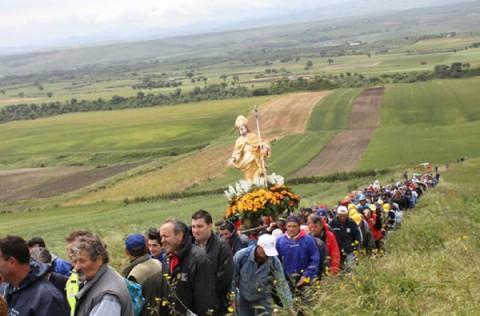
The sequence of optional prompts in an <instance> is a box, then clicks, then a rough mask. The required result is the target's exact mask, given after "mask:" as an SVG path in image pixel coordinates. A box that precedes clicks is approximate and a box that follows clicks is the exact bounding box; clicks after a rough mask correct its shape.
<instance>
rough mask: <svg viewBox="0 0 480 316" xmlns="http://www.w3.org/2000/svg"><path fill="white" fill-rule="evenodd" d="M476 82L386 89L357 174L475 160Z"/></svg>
mask: <svg viewBox="0 0 480 316" xmlns="http://www.w3.org/2000/svg"><path fill="white" fill-rule="evenodd" d="M479 84H480V78H472V79H462V80H437V81H431V82H425V83H417V84H401V85H389V86H388V87H387V89H386V92H385V96H384V99H383V101H382V108H381V127H380V128H378V129H377V130H376V131H375V134H374V135H373V137H372V139H371V141H370V144H369V146H368V148H367V151H366V152H365V153H364V156H363V157H362V159H361V161H360V164H359V167H358V168H360V169H371V168H384V167H388V166H392V165H398V164H406V163H412V164H415V163H422V162H431V163H435V164H442V163H445V162H448V161H456V160H457V159H458V158H460V157H463V156H467V157H480V137H478V135H480V108H479V107H478V106H477V104H478V100H479V99H480V91H479V90H478V86H479Z"/></svg>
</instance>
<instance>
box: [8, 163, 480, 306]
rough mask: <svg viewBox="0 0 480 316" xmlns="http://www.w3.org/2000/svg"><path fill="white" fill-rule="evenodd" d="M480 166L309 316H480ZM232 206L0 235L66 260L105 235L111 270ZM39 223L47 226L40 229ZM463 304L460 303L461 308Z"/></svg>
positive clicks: (330, 188) (324, 197) (173, 208)
mask: <svg viewBox="0 0 480 316" xmlns="http://www.w3.org/2000/svg"><path fill="white" fill-rule="evenodd" d="M402 171H403V169H401V170H398V171H392V172H391V173H389V174H387V175H385V176H384V177H382V178H380V179H379V180H380V182H381V183H391V181H394V180H395V179H400V178H401V173H402ZM479 171H480V161H479V160H469V161H467V162H466V163H463V164H452V165H451V167H450V169H449V170H448V171H446V172H444V173H442V176H441V183H440V185H439V186H438V187H437V188H435V189H433V190H430V191H429V192H428V193H427V195H425V196H424V197H422V200H421V202H420V204H419V205H418V207H417V208H416V209H415V210H414V211H412V212H410V213H408V214H407V215H406V216H405V220H404V223H403V226H402V228H401V229H400V230H398V231H395V232H394V233H392V234H390V235H389V237H388V241H387V249H388V253H387V254H386V255H385V256H383V257H381V258H379V259H377V260H367V259H365V258H363V259H361V261H360V265H359V266H358V267H357V268H356V270H355V273H354V274H353V275H349V276H346V277H344V278H326V279H324V280H323V281H322V283H321V284H320V286H319V290H318V293H316V294H315V302H316V303H315V302H314V303H312V305H311V309H310V312H309V313H308V314H309V315H319V314H329V315H345V314H348V315H391V314H401V315H411V314H419V315H420V314H421V315H436V314H451V315H475V314H477V313H478V312H480V309H479V307H478V304H477V302H478V299H480V296H479V293H480V290H479V284H480V277H479V275H480V273H479V272H480V271H479V268H478V261H479V260H480V243H479V240H478V238H477V235H478V230H479V229H480V210H479V209H478V204H479V202H480V201H479V198H478V196H477V194H476V193H477V192H478V191H479V190H480V187H479V184H478V179H477V177H478V173H479ZM372 181H373V179H369V178H365V179H355V180H350V181H347V182H335V183H320V184H315V185H296V186H294V187H293V189H294V190H295V192H296V193H298V194H299V195H300V196H301V197H302V202H301V204H302V206H310V205H311V204H313V203H326V204H328V205H333V204H334V203H335V201H337V200H340V199H342V198H343V196H344V195H345V194H346V192H348V190H349V189H348V187H351V186H353V185H357V186H359V187H361V186H363V185H365V184H367V183H370V182H372ZM225 206H226V198H225V197H224V196H222V195H210V196H205V197H194V198H185V199H178V200H175V201H158V202H153V203H140V204H133V205H129V206H123V204H122V203H121V202H119V203H96V204H91V205H82V206H74V207H65V208H51V209H45V210H42V211H32V212H24V213H14V214H1V215H0V217H1V221H0V230H1V231H2V233H4V234H17V235H22V236H24V237H25V238H30V237H32V236H37V235H39V236H43V237H44V238H45V239H46V241H47V244H48V246H49V248H51V249H52V251H54V252H56V253H58V254H60V255H62V256H65V253H64V251H65V250H64V249H65V245H64V241H63V238H64V236H66V235H67V234H68V233H69V232H70V231H72V230H74V229H89V230H93V231H95V232H97V233H99V234H100V235H101V236H102V237H103V238H104V240H105V241H106V243H107V245H108V249H109V251H110V253H111V263H112V265H113V266H114V267H115V268H117V269H120V268H121V267H124V266H126V265H127V264H128V262H127V259H126V257H125V255H124V251H123V247H124V245H123V240H124V238H125V237H126V236H127V235H128V234H130V233H133V232H140V233H141V232H143V231H144V230H145V229H146V228H147V227H149V226H154V227H158V226H159V225H160V224H161V222H162V221H163V220H164V219H165V218H167V217H171V216H176V217H179V218H182V219H184V220H185V221H187V222H189V221H190V219H189V217H190V215H191V213H192V212H194V211H195V210H197V209H199V208H205V209H207V210H209V211H210V212H211V213H212V214H213V215H214V218H215V219H216V218H219V217H221V216H222V214H223V212H224V209H225ZM39 223H41V224H39ZM458 302H461V304H459V303H458Z"/></svg>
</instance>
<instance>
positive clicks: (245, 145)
mask: <svg viewBox="0 0 480 316" xmlns="http://www.w3.org/2000/svg"><path fill="white" fill-rule="evenodd" d="M247 124H248V119H247V118H246V117H244V116H242V115H240V116H238V117H237V119H236V121H235V127H236V128H238V131H239V133H240V136H239V137H238V139H237V141H236V142H235V148H234V150H233V153H232V157H231V158H230V159H228V160H227V165H228V166H234V167H236V168H238V169H240V170H241V171H242V172H243V174H244V177H245V180H251V181H253V180H254V179H255V177H263V178H265V177H266V176H267V164H266V160H267V158H269V157H270V146H269V145H268V143H267V142H264V141H260V138H259V135H256V134H254V133H250V131H249V130H248V127H247Z"/></svg>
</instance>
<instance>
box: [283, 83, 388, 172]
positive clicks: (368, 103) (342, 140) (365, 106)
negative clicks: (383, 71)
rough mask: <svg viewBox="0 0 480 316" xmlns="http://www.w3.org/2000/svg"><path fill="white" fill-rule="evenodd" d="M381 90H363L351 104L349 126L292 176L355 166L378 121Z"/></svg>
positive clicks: (335, 170)
mask: <svg viewBox="0 0 480 316" xmlns="http://www.w3.org/2000/svg"><path fill="white" fill-rule="evenodd" d="M383 92H384V88H383V87H376V88H371V89H367V90H365V91H364V92H363V93H362V94H361V95H360V96H359V97H358V98H357V99H356V100H355V103H354V105H353V107H352V112H351V114H350V123H349V130H347V131H342V132H339V133H338V134H337V135H335V137H334V138H333V139H332V140H331V141H330V143H329V144H328V145H327V146H325V148H324V149H323V150H322V151H321V152H320V154H319V155H318V156H317V157H315V158H314V159H313V160H312V161H311V162H310V163H309V164H308V165H307V166H305V167H304V168H302V169H301V170H299V171H297V172H296V173H295V174H293V175H292V177H306V176H323V175H327V174H332V173H336V172H344V171H353V170H355V168H356V166H357V164H358V162H359V161H360V158H361V157H362V154H363V152H364V151H365V149H366V148H367V146H368V144H369V142H370V138H371V137H372V135H373V132H374V131H375V129H376V128H377V127H378V126H379V124H380V102H381V100H382V97H383Z"/></svg>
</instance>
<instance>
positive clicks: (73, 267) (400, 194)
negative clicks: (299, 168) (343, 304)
mask: <svg viewBox="0 0 480 316" xmlns="http://www.w3.org/2000/svg"><path fill="white" fill-rule="evenodd" d="M437 183H438V177H431V176H429V175H421V176H420V177H419V176H418V175H414V176H413V177H412V179H407V180H406V181H404V182H398V183H396V184H394V185H391V186H380V184H379V183H378V181H375V182H374V183H372V184H371V185H369V186H368V187H366V188H365V189H364V190H362V191H358V192H352V193H351V194H349V195H347V196H346V197H345V199H344V200H342V201H340V202H339V203H338V204H337V205H335V206H334V207H333V208H332V209H329V208H328V207H327V206H326V205H319V206H313V207H311V208H302V209H300V210H299V211H298V212H297V213H296V214H285V216H281V217H279V218H276V219H271V218H269V217H264V218H263V224H264V226H262V227H264V228H263V229H262V230H261V231H260V232H258V231H257V233H256V234H255V236H253V235H249V236H247V235H245V234H242V233H241V232H240V231H239V227H238V226H237V225H236V223H232V222H230V221H225V220H220V221H217V222H215V224H214V223H213V218H212V216H211V214H210V213H209V212H207V211H206V210H198V211H196V212H195V213H194V214H193V215H192V217H191V225H190V226H189V225H187V224H186V223H184V222H182V221H181V220H179V219H175V218H173V219H168V220H165V221H164V222H163V223H162V225H161V226H160V227H159V228H158V229H157V228H149V229H148V230H147V231H146V232H145V233H144V234H139V233H136V234H131V235H129V236H127V238H126V239H125V254H126V256H127V257H128V259H129V262H130V263H129V265H128V266H127V267H125V268H124V269H123V270H122V271H121V272H117V271H115V270H114V269H113V268H112V267H111V266H110V265H109V252H108V250H107V246H106V245H105V243H104V242H103V241H102V239H101V238H100V237H99V236H98V235H97V234H95V233H93V232H89V231H74V232H72V233H71V234H70V235H69V236H67V237H66V239H65V241H66V246H67V251H68V252H67V253H68V260H64V259H62V258H59V257H58V256H56V255H55V254H52V253H50V251H49V250H48V248H47V247H46V245H45V242H44V240H43V239H42V238H39V237H35V238H32V239H31V240H29V241H28V242H26V241H25V240H24V239H23V238H22V237H19V236H6V237H4V238H2V239H0V278H1V282H2V283H1V284H0V296H1V297H0V316H3V315H7V313H6V311H5V308H7V306H8V315H45V316H47V315H48V316H57V315H58V316H64V315H65V316H67V315H74V316H76V315H80V316H84V315H91V316H105V315H112V316H116V315H119V316H120V315H121V316H124V315H128V316H131V315H135V316H137V315H142V316H147V315H225V314H229V313H233V312H235V313H236V314H237V315H241V316H244V315H245V316H246V315H260V314H262V315H271V314H272V313H273V310H274V309H275V308H283V309H285V310H288V311H290V312H291V313H292V314H294V313H296V314H303V313H304V311H303V308H304V307H305V306H308V300H309V295H308V294H307V293H308V291H310V290H309V289H313V290H314V289H315V285H318V284H319V282H321V279H322V278H324V277H327V276H330V275H338V274H340V273H343V272H347V273H348V272H351V271H352V268H353V267H354V266H355V264H356V260H357V258H358V257H359V256H360V255H362V254H363V255H366V256H368V257H375V256H376V255H378V253H381V252H382V251H384V247H385V243H384V241H385V237H386V234H387V232H388V231H389V230H392V229H395V228H398V227H399V226H400V225H401V221H402V213H403V211H405V210H408V209H413V208H414V207H415V205H416V202H417V200H418V198H419V197H420V196H421V195H422V194H423V193H424V192H425V191H426V190H428V188H429V187H431V186H434V185H436V184H437ZM404 200H406V201H407V202H406V203H404V202H403V203H402V201H404ZM399 202H400V203H399ZM214 226H215V227H214ZM214 229H215V230H214ZM129 282H135V283H136V284H139V285H140V286H141V295H142V297H143V298H142V304H143V305H142V306H140V307H138V306H137V305H138V304H137V302H136V301H135V299H134V296H133V294H132V291H131V290H130V287H129ZM3 299H4V300H5V301H6V303H7V304H5V301H2V300H3ZM294 302H297V303H295V304H294ZM2 308H3V311H2ZM2 313H3V314H2Z"/></svg>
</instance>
